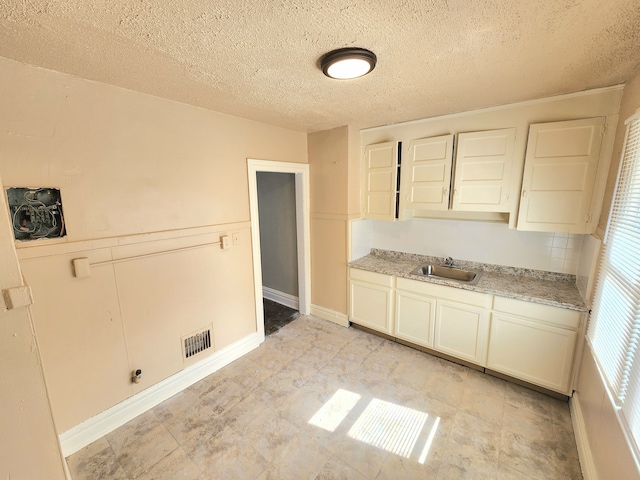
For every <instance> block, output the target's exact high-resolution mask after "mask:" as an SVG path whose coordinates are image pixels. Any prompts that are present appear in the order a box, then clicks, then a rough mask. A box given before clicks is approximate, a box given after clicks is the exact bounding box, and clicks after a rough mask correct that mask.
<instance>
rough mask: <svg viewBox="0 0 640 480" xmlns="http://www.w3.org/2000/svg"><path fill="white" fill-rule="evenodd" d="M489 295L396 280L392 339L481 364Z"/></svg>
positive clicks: (483, 354) (414, 281)
mask: <svg viewBox="0 0 640 480" xmlns="http://www.w3.org/2000/svg"><path fill="white" fill-rule="evenodd" d="M490 304H491V296H490V295H485V294H483V293H477V292H470V291H467V290H461V289H458V288H452V287H446V286H442V285H435V284H432V283H427V282H419V281H416V280H407V279H402V278H399V279H398V280H397V290H396V322H395V323H396V326H395V336H396V337H397V338H401V339H403V340H406V341H408V342H412V343H415V344H417V345H422V346H424V347H429V348H433V349H434V350H437V351H439V352H442V353H446V354H447V355H451V356H453V357H456V358H459V359H461V360H466V361H468V362H471V363H475V364H478V365H484V363H485V357H486V351H487V348H486V347H487V338H488V328H489V323H488V307H489V305H490Z"/></svg>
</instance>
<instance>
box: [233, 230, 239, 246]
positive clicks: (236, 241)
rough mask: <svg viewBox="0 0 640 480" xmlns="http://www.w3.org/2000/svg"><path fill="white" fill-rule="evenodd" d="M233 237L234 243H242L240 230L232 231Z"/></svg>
mask: <svg viewBox="0 0 640 480" xmlns="http://www.w3.org/2000/svg"><path fill="white" fill-rule="evenodd" d="M231 238H233V244H234V245H238V244H239V243H240V234H239V233H238V232H235V233H232V234H231Z"/></svg>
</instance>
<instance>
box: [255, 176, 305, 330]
mask: <svg viewBox="0 0 640 480" xmlns="http://www.w3.org/2000/svg"><path fill="white" fill-rule="evenodd" d="M257 186H258V217H259V222H260V252H261V267H262V299H263V300H262V305H263V308H264V333H265V335H266V336H268V335H270V334H272V333H275V332H276V331H278V330H279V329H280V328H282V327H283V326H284V325H286V324H287V323H289V322H290V321H292V320H293V319H295V318H296V317H297V316H298V310H299V301H298V253H297V252H298V245H297V243H298V241H297V227H296V186H295V174H293V173H281V172H257Z"/></svg>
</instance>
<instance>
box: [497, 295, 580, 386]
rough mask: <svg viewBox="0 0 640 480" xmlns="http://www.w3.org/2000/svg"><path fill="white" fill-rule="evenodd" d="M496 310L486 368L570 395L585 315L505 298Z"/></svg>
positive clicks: (499, 300)
mask: <svg viewBox="0 0 640 480" xmlns="http://www.w3.org/2000/svg"><path fill="white" fill-rule="evenodd" d="M493 310H494V311H493V314H492V316H491V333H490V342H489V354H488V358H487V368H489V369H492V370H495V371H497V372H500V373H504V374H506V375H509V376H512V377H515V378H519V379H521V380H524V381H527V382H530V383H533V384H536V385H540V386H542V387H545V388H548V389H550V390H554V391H557V392H560V393H563V394H565V395H570V394H571V376H572V371H573V360H574V353H575V348H576V340H577V337H578V333H577V331H578V329H579V327H580V323H581V318H582V314H581V313H580V312H576V311H573V310H567V309H563V308H557V307H551V306H548V305H540V304H534V303H529V302H523V301H519V300H514V299H509V298H503V297H495V300H494V306H493Z"/></svg>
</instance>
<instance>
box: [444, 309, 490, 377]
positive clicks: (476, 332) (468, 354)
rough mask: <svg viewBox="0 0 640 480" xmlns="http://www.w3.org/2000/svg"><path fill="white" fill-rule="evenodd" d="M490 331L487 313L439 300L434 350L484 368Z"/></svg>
mask: <svg viewBox="0 0 640 480" xmlns="http://www.w3.org/2000/svg"><path fill="white" fill-rule="evenodd" d="M487 330H488V322H487V315H486V312H485V310H483V309H479V308H475V307H473V306H471V305H465V304H462V303H457V302H451V301H445V300H438V303H437V307H436V325H435V338H434V341H433V348H434V350H438V351H441V352H443V353H446V354H448V355H451V356H454V357H457V358H460V359H462V360H467V361H469V362H472V363H476V364H478V365H484V364H485V356H486V342H487Z"/></svg>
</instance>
